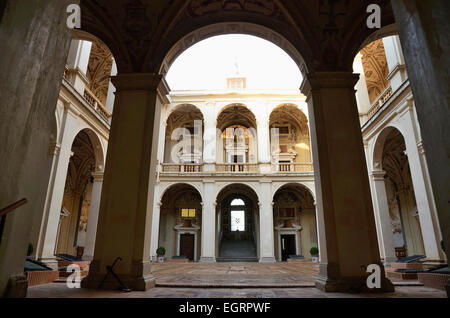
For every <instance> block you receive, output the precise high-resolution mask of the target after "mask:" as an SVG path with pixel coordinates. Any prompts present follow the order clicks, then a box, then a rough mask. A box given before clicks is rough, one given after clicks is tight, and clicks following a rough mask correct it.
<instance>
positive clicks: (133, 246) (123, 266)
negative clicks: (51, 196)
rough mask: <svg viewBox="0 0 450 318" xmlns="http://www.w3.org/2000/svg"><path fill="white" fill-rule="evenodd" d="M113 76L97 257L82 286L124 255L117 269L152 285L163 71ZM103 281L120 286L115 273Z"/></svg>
mask: <svg viewBox="0 0 450 318" xmlns="http://www.w3.org/2000/svg"><path fill="white" fill-rule="evenodd" d="M112 81H113V84H114V86H115V87H116V89H117V91H116V99H115V103H114V115H113V119H112V124H111V131H110V138H109V142H108V152H107V160H106V167H105V176H104V182H103V188H102V198H101V201H100V213H99V219H98V227H97V237H96V240H95V251H94V259H93V261H92V262H91V264H90V270H89V275H88V276H87V277H86V278H85V279H84V280H83V281H82V287H84V288H97V287H98V285H99V284H100V282H101V281H102V280H103V278H104V276H105V274H106V266H107V265H112V264H113V262H114V260H115V259H116V258H117V257H121V258H122V261H120V263H118V264H117V266H116V267H115V269H114V270H115V273H116V274H117V275H118V276H119V277H120V278H121V280H122V281H123V283H124V284H126V285H127V286H128V287H130V288H132V289H133V290H147V289H149V288H151V287H153V286H154V285H155V279H154V277H153V276H152V274H151V264H150V241H151V228H152V216H153V215H152V208H153V200H154V187H155V182H156V179H155V174H156V151H155V150H154V149H153V148H156V147H153V146H154V143H155V140H157V139H156V136H157V135H158V134H159V122H158V123H157V125H155V118H158V119H159V118H160V114H161V107H160V104H159V103H157V87H158V85H159V84H160V81H161V76H160V75H156V74H152V73H132V74H119V75H117V76H115V77H113V78H112ZM155 134H156V135H155ZM152 149H153V150H154V151H152ZM152 163H153V164H152ZM103 287H104V288H107V289H116V288H118V283H117V281H116V280H115V279H114V277H112V276H109V278H108V279H107V280H106V281H105V283H104V285H103Z"/></svg>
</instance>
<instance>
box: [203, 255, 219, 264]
mask: <svg viewBox="0 0 450 318" xmlns="http://www.w3.org/2000/svg"><path fill="white" fill-rule="evenodd" d="M215 262H216V258H215V257H212V256H211V257H207V256H202V257H200V263H215Z"/></svg>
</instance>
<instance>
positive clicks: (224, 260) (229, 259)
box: [216, 257, 258, 263]
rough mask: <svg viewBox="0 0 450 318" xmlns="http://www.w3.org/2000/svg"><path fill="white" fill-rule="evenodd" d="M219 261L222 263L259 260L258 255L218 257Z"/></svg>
mask: <svg viewBox="0 0 450 318" xmlns="http://www.w3.org/2000/svg"><path fill="white" fill-rule="evenodd" d="M216 261H217V262H220V263H254V262H258V259H257V258H256V257H218V258H217V260H216Z"/></svg>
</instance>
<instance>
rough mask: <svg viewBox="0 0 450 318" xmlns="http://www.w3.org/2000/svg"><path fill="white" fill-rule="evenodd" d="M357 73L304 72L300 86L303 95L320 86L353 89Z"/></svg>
mask: <svg viewBox="0 0 450 318" xmlns="http://www.w3.org/2000/svg"><path fill="white" fill-rule="evenodd" d="M359 76H360V75H359V74H356V73H352V72H315V73H309V74H306V76H305V78H304V79H303V83H302V85H301V87H300V90H301V92H302V93H303V95H305V96H308V95H309V94H310V93H311V91H312V90H315V89H321V88H350V89H354V87H355V85H356V83H358V80H359Z"/></svg>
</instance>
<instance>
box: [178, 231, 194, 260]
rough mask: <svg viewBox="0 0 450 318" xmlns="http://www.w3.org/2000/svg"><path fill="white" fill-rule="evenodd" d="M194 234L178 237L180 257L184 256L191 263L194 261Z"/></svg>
mask: <svg viewBox="0 0 450 318" xmlns="http://www.w3.org/2000/svg"><path fill="white" fill-rule="evenodd" d="M194 242H195V235H194V234H181V235H180V256H186V257H187V258H188V259H190V260H191V261H193V260H194Z"/></svg>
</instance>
